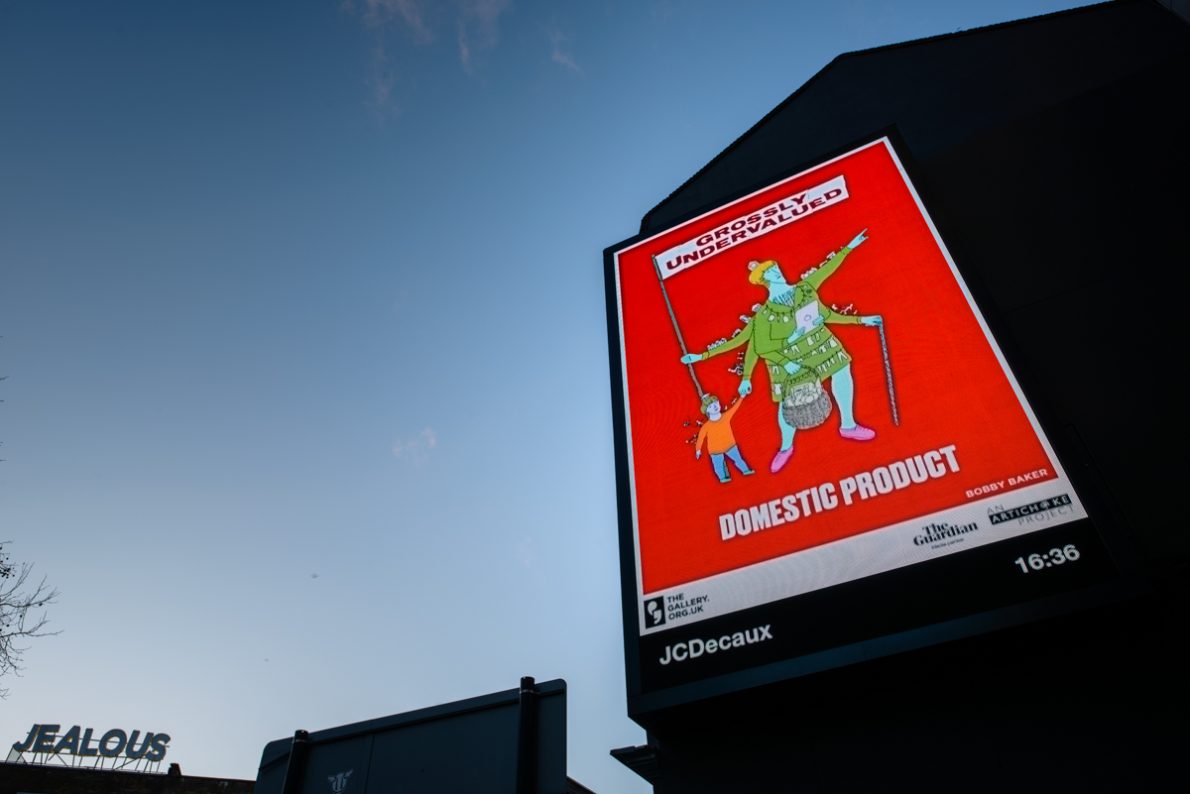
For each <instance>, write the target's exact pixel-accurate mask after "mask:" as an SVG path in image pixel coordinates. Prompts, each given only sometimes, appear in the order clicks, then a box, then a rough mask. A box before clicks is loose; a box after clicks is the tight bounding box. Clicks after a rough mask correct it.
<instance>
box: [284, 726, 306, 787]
mask: <svg viewBox="0 0 1190 794" xmlns="http://www.w3.org/2000/svg"><path fill="white" fill-rule="evenodd" d="M309 752H310V732H309V731H301V730H298V731H294V732H293V746H292V747H290V748H289V763H287V764H286V765H285V782H284V783H282V784H281V794H300V792H301V790H302V782H303V778H305V776H306V756H307V755H308V754H309Z"/></svg>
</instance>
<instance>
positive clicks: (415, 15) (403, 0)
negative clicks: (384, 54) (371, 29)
mask: <svg viewBox="0 0 1190 794" xmlns="http://www.w3.org/2000/svg"><path fill="white" fill-rule="evenodd" d="M394 19H399V20H401V22H403V23H404V25H405V27H406V29H408V30H409V32H410V33H411V34H412V35H413V37H414V38H415V39H416V40H417V41H419V42H421V43H423V44H429V43H430V42H431V41H433V40H434V34H433V33H432V32H431V30H430V28H429V26H428V25H427V24H426V17H425V14H424V13H423V11H422V6H421V3H419V2H418V0H364V22H366V23H368V24H369V25H372V26H378V25H385V24H388V23H389V22H392V21H393V20H394Z"/></svg>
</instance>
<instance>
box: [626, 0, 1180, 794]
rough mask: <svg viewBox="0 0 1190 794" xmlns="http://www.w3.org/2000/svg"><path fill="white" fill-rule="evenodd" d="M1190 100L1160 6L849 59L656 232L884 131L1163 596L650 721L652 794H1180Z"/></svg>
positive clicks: (1154, 590) (725, 161) (1172, 32)
mask: <svg viewBox="0 0 1190 794" xmlns="http://www.w3.org/2000/svg"><path fill="white" fill-rule="evenodd" d="M1188 78H1190V24H1188V23H1187V15H1186V11H1185V9H1184V4H1178V3H1158V2H1151V1H1150V0H1125V1H1122V2H1110V3H1103V4H1100V5H1094V6H1088V7H1085V8H1080V9H1075V10H1072V11H1068V12H1063V13H1058V14H1053V15H1048V16H1044V17H1036V18H1032V19H1027V20H1021V21H1016V22H1011V23H1007V24H1003V25H997V26H994V27H989V28H982V29H978V30H971V31H965V32H961V33H956V34H952V35H946V36H940V37H936V38H931V39H926V40H921V41H915V42H909V43H905V44H899V45H894V46H889V47H882V48H879V49H875V50H869V51H864V52H857V53H849V54H845V55H841V56H840V57H838V58H836V59H835V60H834V61H833V62H832V63H831V64H829V65H828V66H827V67H826V68H824V69H823V70H822V71H821V72H820V73H819V74H817V75H816V76H815V77H814V78H812V79H811V80H810V81H809V82H807V83H806V84H805V85H804V86H802V87H801V88H800V89H798V90H797V91H796V92H795V93H794V94H793V95H792V96H790V97H789V98H788V99H787V100H786V101H785V102H783V103H782V104H781V105H780V106H778V107H777V108H775V109H774V110H773V111H772V112H771V113H769V114H768V115H767V116H766V117H765V118H764V119H762V120H761V121H760V122H759V123H758V124H757V125H756V126H755V127H753V128H752V129H751V130H749V131H747V132H746V133H744V134H743V135H742V136H741V137H740V138H739V139H738V140H737V141H735V142H734V143H733V144H732V145H731V146H730V147H728V148H727V149H726V150H725V151H724V152H722V153H721V154H719V155H718V156H717V157H715V158H714V159H713V160H711V161H710V162H709V163H708V164H707V165H706V166H705V167H704V168H702V169H701V170H700V171H699V172H698V173H696V174H695V175H694V176H692V177H691V178H690V179H689V180H688V181H687V182H686V183H684V184H683V185H681V186H680V187H679V188H678V189H677V190H675V191H674V192H673V193H672V194H671V195H670V196H669V197H668V198H666V199H665V200H664V201H662V202H661V203H660V204H658V205H657V206H656V207H654V208H653V209H652V210H651V211H650V212H649V213H648V214H647V215H646V216H645V217H644V219H643V220H642V223H641V232H642V234H648V233H650V232H653V231H658V230H661V229H663V228H666V227H667V226H668V225H670V224H672V223H674V222H676V221H679V220H682V219H685V218H688V217H691V216H693V215H696V214H697V213H699V212H700V211H703V210H705V209H706V208H708V207H711V206H714V205H716V204H719V203H721V202H723V201H724V200H725V199H728V198H731V197H734V196H739V195H743V194H744V193H746V192H748V191H750V190H753V189H755V188H757V187H759V186H762V185H766V184H769V183H771V182H773V181H775V180H776V179H778V178H780V177H782V176H784V175H786V174H790V173H793V172H795V171H796V170H797V169H798V168H799V167H802V166H804V165H805V164H807V163H813V162H817V161H821V160H822V159H824V158H826V157H829V156H831V155H832V154H833V153H835V152H839V151H842V150H845V149H846V148H847V147H848V146H850V145H852V144H854V143H855V142H858V141H863V140H867V139H871V138H872V137H873V136H875V135H878V134H882V133H883V132H889V131H891V132H892V133H893V134H895V135H896V136H897V138H898V140H899V142H900V144H901V146H902V147H903V148H904V150H905V151H906V153H907V154H908V156H909V157H910V158H911V160H912V166H913V175H914V179H915V184H916V185H917V187H918V189H919V190H920V191H921V194H922V197H923V199H924V201H925V203H926V205H927V206H928V207H929V209H930V212H931V214H932V216H933V217H934V219H935V221H936V222H937V225H938V229H939V232H940V233H941V235H942V237H943V238H944V239H945V240H946V243H947V245H948V246H949V248H950V250H951V251H952V252H953V253H954V256H955V259H956V261H957V262H959V263H960V264H961V267H962V269H963V273H964V276H965V278H966V279H967V280H968V282H969V283H970V284H971V286H972V290H973V292H975V293H976V294H977V296H978V298H979V300H980V303H981V305H983V306H984V307H986V308H987V310H988V313H989V316H990V317H991V319H992V321H993V330H994V332H995V334H996V337H997V339H998V340H999V341H1000V343H1001V344H1002V345H1003V347H1004V348H1005V349H1006V351H1010V352H1011V353H1012V359H1013V361H1014V362H1015V366H1016V367H1017V368H1018V369H1019V370H1020V371H1021V375H1022V377H1023V378H1024V379H1027V381H1028V383H1029V384H1030V387H1031V389H1032V390H1033V392H1034V393H1037V394H1040V395H1043V396H1044V402H1045V404H1046V409H1047V411H1048V412H1049V414H1050V416H1051V419H1052V420H1053V423H1052V424H1053V426H1054V427H1055V428H1057V429H1058V431H1059V432H1060V433H1061V434H1062V436H1063V444H1064V445H1066V447H1067V448H1068V449H1075V450H1077V451H1078V454H1077V460H1076V461H1075V464H1076V465H1077V466H1079V467H1080V468H1081V469H1083V470H1085V472H1086V473H1087V476H1088V477H1089V478H1090V479H1091V480H1092V481H1093V482H1095V483H1096V484H1097V487H1096V489H1095V490H1096V491H1097V493H1096V498H1097V499H1099V500H1100V501H1101V502H1102V504H1103V505H1105V510H1106V511H1107V513H1109V514H1110V516H1111V521H1112V523H1113V524H1114V525H1115V526H1116V527H1118V528H1119V529H1120V531H1121V534H1122V536H1123V537H1125V539H1126V541H1127V543H1128V545H1129V547H1130V548H1129V554H1130V555H1131V556H1132V558H1133V559H1134V560H1135V571H1136V573H1137V575H1138V578H1139V580H1141V581H1142V582H1143V583H1144V588H1143V592H1142V593H1141V594H1139V595H1136V596H1134V597H1131V598H1128V599H1125V600H1122V601H1118V602H1113V603H1110V604H1106V605H1100V606H1096V607H1093V608H1086V609H1080V610H1077V611H1075V612H1073V613H1071V614H1068V615H1065V616H1062V617H1056V618H1048V619H1045V620H1039V621H1034V622H1031V623H1027V624H1025V625H1023V626H1019V627H1016V628H1011V629H1004V630H999V631H994V632H991V633H987V634H983V635H980V636H974V637H971V638H968V639H962V640H957V641H951V642H947V643H943V644H940V645H935V646H933V647H927V648H924V649H921V650H915V651H910V652H906V653H902V654H898V655H894V656H890V657H886V658H883V659H878V660H873V661H867V662H863V663H859V664H853V665H849V666H846V667H842V668H839V669H836V670H832V671H829V672H824V673H817V674H814V675H808V676H804V677H801V678H796V679H792V680H789V681H786V682H784V683H780V684H773V685H767V686H765V687H763V688H757V689H754V690H751V691H748V692H744V693H734V694H731V695H726V696H723V697H719V698H710V699H706V700H702V701H699V702H696V703H691V704H689V705H686V706H680V707H675V708H672V709H669V710H666V711H662V712H658V713H653V714H650V715H648V716H647V717H646V718H642V719H640V720H639V721H640V722H641V724H642V725H643V726H644V727H645V728H646V729H647V730H648V732H649V743H648V745H646V746H642V747H637V748H623V749H621V750H616V751H613V755H616V756H617V757H618V758H620V759H621V760H622V761H623V762H624V763H626V764H628V765H629V766H631V767H632V768H634V769H636V770H637V771H638V772H639V773H640V774H642V775H643V776H645V777H646V778H647V779H649V780H650V781H652V782H653V784H654V787H655V790H656V791H657V792H659V794H670V793H671V792H725V791H731V792H750V791H758V792H759V791H763V792H774V791H789V792H870V791H898V790H917V791H1002V790H1013V791H1039V790H1047V789H1059V790H1073V791H1163V790H1167V789H1168V788H1169V787H1170V786H1171V785H1178V784H1177V781H1178V780H1179V779H1180V777H1181V775H1182V771H1181V764H1180V761H1179V758H1180V753H1181V748H1182V747H1184V746H1185V744H1186V742H1187V739H1188V738H1190V730H1188V729H1187V728H1186V726H1185V721H1184V718H1183V715H1184V714H1185V713H1186V712H1187V707H1188V706H1190V692H1188V687H1187V684H1186V680H1185V678H1186V676H1185V670H1186V669H1188V662H1190V659H1188V658H1187V655H1186V653H1185V651H1184V650H1182V643H1181V642H1180V636H1181V634H1182V633H1183V632H1184V626H1185V625H1186V618H1187V606H1188V592H1190V590H1188V587H1187V583H1188V572H1190V533H1186V532H1184V531H1182V530H1181V528H1180V527H1181V525H1182V523H1183V521H1182V518H1181V516H1182V513H1183V510H1184V508H1183V506H1182V504H1181V499H1180V496H1181V494H1183V493H1184V491H1183V487H1184V484H1183V475H1184V472H1185V471H1186V467H1185V465H1184V464H1182V463H1180V462H1178V461H1179V460H1180V458H1179V453H1180V451H1181V449H1182V448H1183V442H1184V440H1185V439H1186V432H1185V430H1184V426H1183V424H1182V423H1181V420H1180V412H1179V408H1180V406H1181V405H1182V404H1183V403H1184V402H1185V399H1184V396H1185V391H1184V387H1183V386H1182V385H1181V383H1182V381H1181V379H1180V378H1179V377H1178V376H1177V375H1176V373H1175V372H1174V371H1173V369H1174V368H1176V360H1175V361H1173V362H1171V361H1169V360H1168V359H1167V358H1166V351H1168V350H1170V349H1175V350H1176V349H1178V348H1179V346H1180V343H1181V340H1180V334H1179V332H1178V329H1179V328H1180V326H1181V312H1180V311H1179V298H1178V295H1179V291H1178V289H1177V285H1178V284H1180V283H1181V271H1182V269H1183V266H1184V265H1185V264H1187V263H1188V261H1190V258H1188V257H1187V255H1186V253H1185V251H1186V242H1185V241H1184V240H1183V239H1182V236H1183V234H1184V231H1183V230H1184V229H1185V226H1186V224H1185V218H1186V217H1187V210H1188V209H1190V202H1187V200H1186V198H1185V192H1184V191H1185V185H1186V184H1187V181H1188V179H1190V167H1188V157H1187V152H1186V147H1187V143H1188V142H1190V134H1188V130H1187V129H1186V123H1185V122H1184V121H1183V120H1182V119H1183V114H1182V113H1181V112H1180V107H1181V106H1182V105H1184V104H1185V96H1186V86H1187V85H1188V84H1190V79H1188ZM1171 364H1172V365H1173V367H1172V368H1171Z"/></svg>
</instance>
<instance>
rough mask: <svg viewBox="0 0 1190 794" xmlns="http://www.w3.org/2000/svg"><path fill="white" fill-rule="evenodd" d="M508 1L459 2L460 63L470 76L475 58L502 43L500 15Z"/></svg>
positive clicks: (505, 8)
mask: <svg viewBox="0 0 1190 794" xmlns="http://www.w3.org/2000/svg"><path fill="white" fill-rule="evenodd" d="M507 10H508V0H458V16H457V18H456V24H457V27H458V32H459V62H460V63H462V64H463V69H465V70H466V71H467V72H468V73H469V74H470V73H471V71H472V63H473V60H474V58H475V56H476V55H477V54H478V53H480V52H484V51H486V50H491V49H494V48H495V47H496V45H497V44H498V43H499V42H500V15H501V14H503V13H504V12H505V11H507Z"/></svg>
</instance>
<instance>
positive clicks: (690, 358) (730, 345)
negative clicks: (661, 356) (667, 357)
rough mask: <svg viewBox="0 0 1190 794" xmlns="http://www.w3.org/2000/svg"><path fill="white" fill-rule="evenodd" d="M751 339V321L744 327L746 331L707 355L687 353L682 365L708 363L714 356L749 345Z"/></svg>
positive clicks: (683, 357) (707, 352) (706, 353)
mask: <svg viewBox="0 0 1190 794" xmlns="http://www.w3.org/2000/svg"><path fill="white" fill-rule="evenodd" d="M751 338H752V322H751V321H749V322H748V324H747V325H745V326H744V330H742V331H740V332H739V333H738V334H736V335H735V336H733V337H732V338H731V339H729V340H728V341H727V342H724V343H723V344H721V345H719V346H718V347H716V348H712V349H711V350H708V351H706V352H705V353H687V354H686V355H684V356H682V359H681V360H682V363H683V364H693V363H694V362H696V361H706V360H707V359H708V358H711V357H712V356H717V355H719V354H720V353H726V352H727V351H728V350H735V349H736V348H737V347H739V346H740V345H743V344H745V343H747V341H748V340H749V339H751Z"/></svg>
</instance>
